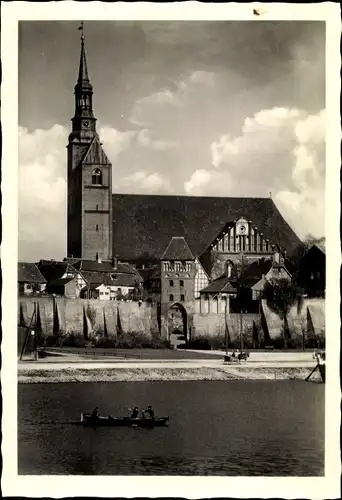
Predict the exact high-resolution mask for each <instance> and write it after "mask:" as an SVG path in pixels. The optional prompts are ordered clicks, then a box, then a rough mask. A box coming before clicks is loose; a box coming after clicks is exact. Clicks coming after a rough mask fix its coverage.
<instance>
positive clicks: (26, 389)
mask: <svg viewBox="0 0 342 500" xmlns="http://www.w3.org/2000/svg"><path fill="white" fill-rule="evenodd" d="M18 399H19V400H18V442H19V444H18V447H19V448H18V473H19V474H68V475H69V474H71V475H72V474H76V475H203V476H208V475H216V476H217V475H227V476H239V475H243V476H322V475H324V385H323V384H316V383H305V382H302V381H295V380H294V381H269V380H265V381H260V380H256V381H226V382H225V381H204V382H203V381H201V382H199V381H184V382H112V383H110V382H109V383H83V384H81V383H68V384H62V383H60V384H20V385H19V387H18ZM148 404H152V405H153V407H154V408H155V411H156V413H157V414H158V415H169V417H170V425H169V427H167V428H154V429H144V428H120V427H117V428H98V429H92V428H86V427H81V426H76V425H71V422H72V421H75V420H77V419H79V417H80V413H81V412H82V411H91V410H92V408H93V407H94V406H95V405H97V406H99V407H100V412H101V414H102V415H107V414H112V415H115V416H119V415H124V414H125V409H126V408H129V407H131V406H132V405H138V406H140V407H143V408H144V407H146V406H147V405H148Z"/></svg>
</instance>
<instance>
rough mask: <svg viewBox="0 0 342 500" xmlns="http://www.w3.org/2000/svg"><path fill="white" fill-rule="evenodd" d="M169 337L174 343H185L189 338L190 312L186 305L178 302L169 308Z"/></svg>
mask: <svg viewBox="0 0 342 500" xmlns="http://www.w3.org/2000/svg"><path fill="white" fill-rule="evenodd" d="M167 322H168V337H169V340H170V342H171V344H173V345H181V344H185V343H186V341H187V340H188V314H187V312H186V309H185V307H184V306H183V305H182V304H180V303H178V302H176V303H175V304H172V306H171V307H170V308H169V311H168V316H167Z"/></svg>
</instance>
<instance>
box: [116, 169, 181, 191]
mask: <svg viewBox="0 0 342 500" xmlns="http://www.w3.org/2000/svg"><path fill="white" fill-rule="evenodd" d="M118 187H119V188H120V190H121V191H125V192H127V193H154V194H170V193H172V191H173V189H172V186H171V184H170V182H169V181H168V180H167V179H164V178H163V177H162V176H161V175H160V174H158V173H157V172H154V173H153V174H146V173H145V172H135V173H134V174H132V175H130V176H127V177H124V178H123V179H121V180H120V182H119V184H118Z"/></svg>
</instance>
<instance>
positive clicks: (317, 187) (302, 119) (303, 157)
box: [184, 108, 325, 236]
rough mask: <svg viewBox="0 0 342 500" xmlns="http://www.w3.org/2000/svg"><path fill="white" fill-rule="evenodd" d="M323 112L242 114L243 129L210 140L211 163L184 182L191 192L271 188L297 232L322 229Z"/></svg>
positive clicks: (248, 192)
mask: <svg viewBox="0 0 342 500" xmlns="http://www.w3.org/2000/svg"><path fill="white" fill-rule="evenodd" d="M324 118H325V112H324V111H323V110H322V111H320V112H319V113H317V114H316V115H308V114H307V113H306V112H304V111H302V110H299V109H290V108H272V109H265V110H261V111H259V112H257V113H256V114H255V115H254V116H253V117H251V118H246V119H245V121H244V124H243V127H242V130H241V135H240V136H238V137H234V138H233V137H231V136H230V135H229V134H223V135H221V136H220V137H219V138H218V139H217V140H216V141H214V142H213V143H212V144H211V153H212V168H211V169H206V170H204V169H201V170H196V171H195V172H193V174H192V175H191V177H190V179H189V180H187V181H186V182H185V183H184V189H185V192H186V193H188V194H192V195H204V194H206V195H209V194H211V195H216V196H217V195H220V196H261V197H265V196H268V195H269V192H271V193H272V196H273V199H274V200H275V202H276V203H277V205H278V207H279V208H280V210H281V212H282V213H283V215H284V216H285V218H286V219H287V220H288V222H289V223H290V224H291V225H292V227H293V228H294V229H295V231H296V232H297V233H298V234H299V236H304V235H305V234H306V233H308V232H311V233H313V234H315V235H317V236H322V235H324V234H325V228H324V214H325V210H324V203H325V201H324V198H325V160H324V157H325V123H324Z"/></svg>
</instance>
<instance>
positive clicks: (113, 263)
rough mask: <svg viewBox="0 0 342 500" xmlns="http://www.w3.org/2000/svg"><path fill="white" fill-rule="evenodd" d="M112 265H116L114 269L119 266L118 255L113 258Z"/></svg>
mask: <svg viewBox="0 0 342 500" xmlns="http://www.w3.org/2000/svg"><path fill="white" fill-rule="evenodd" d="M112 266H113V267H114V269H116V268H117V267H118V259H117V258H116V257H113V258H112Z"/></svg>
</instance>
